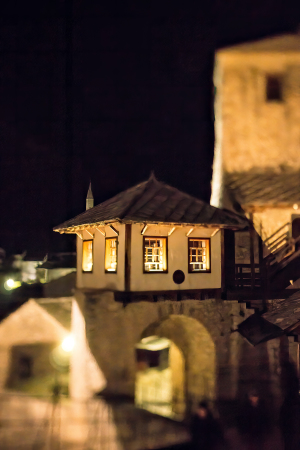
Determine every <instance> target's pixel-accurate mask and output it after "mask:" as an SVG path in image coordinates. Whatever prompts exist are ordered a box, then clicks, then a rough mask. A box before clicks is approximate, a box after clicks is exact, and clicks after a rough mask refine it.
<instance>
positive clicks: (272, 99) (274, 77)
mask: <svg viewBox="0 0 300 450" xmlns="http://www.w3.org/2000/svg"><path fill="white" fill-rule="evenodd" d="M274 82H276V83H278V86H277V87H276V89H275V88H274V86H273V87H272V86H270V84H272V83H274ZM283 84H284V77H283V75H282V74H276V73H274V74H272V73H267V74H266V75H265V102H266V103H283V101H284V97H283V88H284V86H283ZM275 91H277V92H278V94H280V95H278V96H272V95H270V94H271V93H272V92H273V93H274V92H275Z"/></svg>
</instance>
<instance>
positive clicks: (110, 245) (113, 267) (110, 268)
mask: <svg viewBox="0 0 300 450" xmlns="http://www.w3.org/2000/svg"><path fill="white" fill-rule="evenodd" d="M117 246H118V240H117V238H106V240H105V272H114V273H116V272H117V263H118V253H117V252H118V247H117Z"/></svg>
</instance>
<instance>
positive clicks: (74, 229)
mask: <svg viewBox="0 0 300 450" xmlns="http://www.w3.org/2000/svg"><path fill="white" fill-rule="evenodd" d="M116 222H118V223H120V224H122V223H123V224H145V223H147V224H150V225H159V226H162V225H163V226H177V227H188V226H191V227H192V226H194V227H204V228H221V229H231V230H232V229H233V230H239V229H244V228H246V227H247V226H248V224H246V223H245V224H226V223H222V224H220V223H195V222H174V221H170V222H165V221H157V220H156V221H153V220H129V219H110V220H107V221H102V222H95V223H87V224H82V225H76V226H70V227H65V228H63V227H62V228H53V231H55V232H58V233H60V234H63V233H67V234H76V232H78V231H82V230H85V229H88V228H97V227H103V226H106V225H109V224H111V223H116Z"/></svg>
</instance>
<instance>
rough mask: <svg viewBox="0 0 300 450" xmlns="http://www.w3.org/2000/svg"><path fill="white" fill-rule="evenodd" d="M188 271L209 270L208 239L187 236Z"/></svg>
mask: <svg viewBox="0 0 300 450" xmlns="http://www.w3.org/2000/svg"><path fill="white" fill-rule="evenodd" d="M188 247H189V272H209V271H210V240H209V239H198V238H189V240H188Z"/></svg>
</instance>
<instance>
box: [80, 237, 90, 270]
mask: <svg viewBox="0 0 300 450" xmlns="http://www.w3.org/2000/svg"><path fill="white" fill-rule="evenodd" d="M82 270H83V272H92V271H93V241H83V242H82Z"/></svg>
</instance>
